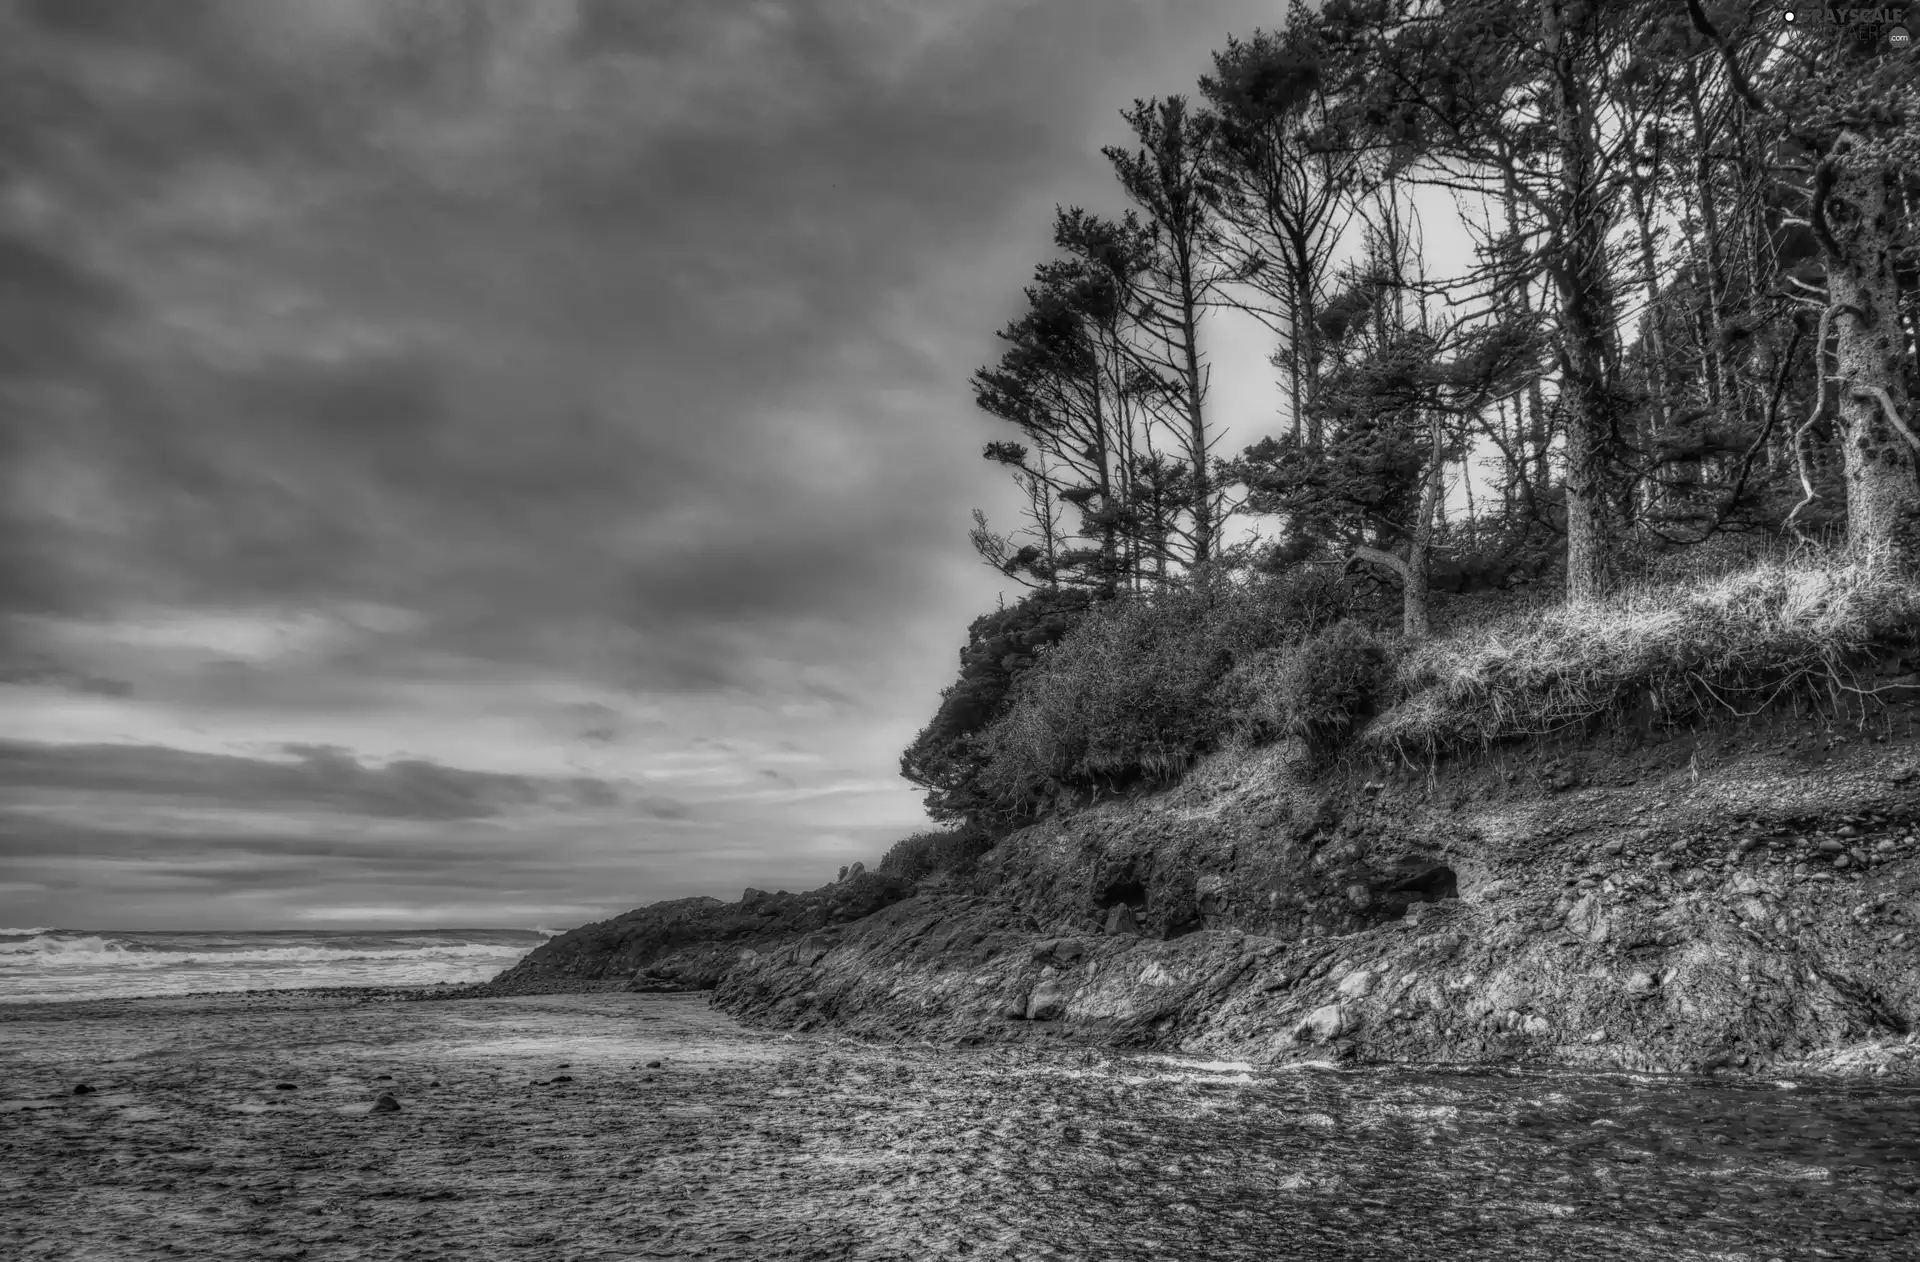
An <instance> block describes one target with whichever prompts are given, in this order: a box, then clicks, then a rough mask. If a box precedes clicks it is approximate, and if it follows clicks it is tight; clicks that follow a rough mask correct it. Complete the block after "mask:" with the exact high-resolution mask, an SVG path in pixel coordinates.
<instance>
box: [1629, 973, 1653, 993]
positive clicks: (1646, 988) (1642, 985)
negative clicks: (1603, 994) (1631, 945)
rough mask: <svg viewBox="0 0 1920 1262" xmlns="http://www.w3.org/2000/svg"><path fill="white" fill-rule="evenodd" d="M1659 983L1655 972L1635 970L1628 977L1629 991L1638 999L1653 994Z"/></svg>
mask: <svg viewBox="0 0 1920 1262" xmlns="http://www.w3.org/2000/svg"><path fill="white" fill-rule="evenodd" d="M1659 985H1660V983H1659V982H1658V981H1656V980H1655V979H1654V976H1653V974H1651V973H1648V972H1644V971H1641V972H1635V973H1632V974H1629V975H1628V977H1627V993H1628V994H1629V995H1632V996H1633V997H1634V998H1636V999H1644V998H1646V997H1647V996H1649V995H1651V994H1652V993H1653V992H1654V991H1655V990H1656V989H1657V988H1658V987H1659Z"/></svg>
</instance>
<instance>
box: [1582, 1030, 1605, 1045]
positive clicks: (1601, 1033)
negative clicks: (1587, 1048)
mask: <svg viewBox="0 0 1920 1262" xmlns="http://www.w3.org/2000/svg"><path fill="white" fill-rule="evenodd" d="M1606 1041H1607V1032H1606V1031H1605V1030H1595V1031H1594V1032H1593V1033H1591V1034H1589V1035H1587V1042H1589V1043H1604V1042H1606Z"/></svg>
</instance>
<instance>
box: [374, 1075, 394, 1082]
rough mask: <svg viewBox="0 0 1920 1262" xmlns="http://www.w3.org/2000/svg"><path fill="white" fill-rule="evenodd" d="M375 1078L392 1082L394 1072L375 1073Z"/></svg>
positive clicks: (376, 1080) (377, 1080)
mask: <svg viewBox="0 0 1920 1262" xmlns="http://www.w3.org/2000/svg"><path fill="white" fill-rule="evenodd" d="M373 1080H374V1081H375V1082H392V1081H393V1075H392V1074H375V1075H374V1076H373Z"/></svg>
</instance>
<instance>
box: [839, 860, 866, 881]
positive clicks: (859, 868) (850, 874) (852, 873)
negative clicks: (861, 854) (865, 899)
mask: <svg viewBox="0 0 1920 1262" xmlns="http://www.w3.org/2000/svg"><path fill="white" fill-rule="evenodd" d="M866 874H867V865H866V864H864V863H854V864H850V865H848V867H847V874H846V875H845V876H843V877H841V878H840V879H841V880H843V881H853V880H858V879H859V878H860V877H863V876H865V875H866Z"/></svg>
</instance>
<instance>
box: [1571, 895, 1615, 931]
mask: <svg viewBox="0 0 1920 1262" xmlns="http://www.w3.org/2000/svg"><path fill="white" fill-rule="evenodd" d="M1565 923H1566V926H1567V932H1569V933H1576V934H1579V935H1580V936H1581V937H1583V938H1585V939H1586V940H1587V941H1589V942H1605V941H1606V940H1607V931H1608V929H1609V928H1610V926H1609V924H1608V922H1607V916H1606V911H1605V909H1604V907H1603V906H1602V905H1601V902H1600V898H1599V896H1598V895H1597V894H1591V893H1589V894H1584V895H1582V896H1581V898H1580V901H1579V902H1577V903H1575V904H1574V905H1573V910H1571V911H1569V912H1568V913H1567V918H1566V921H1565Z"/></svg>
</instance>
